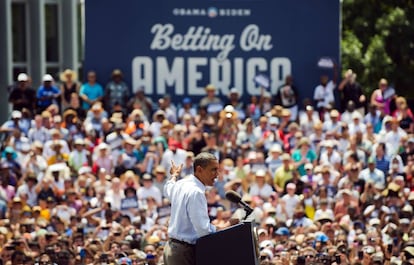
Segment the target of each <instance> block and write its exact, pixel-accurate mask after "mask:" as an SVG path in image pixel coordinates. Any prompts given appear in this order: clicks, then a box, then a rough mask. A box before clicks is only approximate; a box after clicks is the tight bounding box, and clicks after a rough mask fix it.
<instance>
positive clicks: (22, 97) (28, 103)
mask: <svg viewBox="0 0 414 265" xmlns="http://www.w3.org/2000/svg"><path fill="white" fill-rule="evenodd" d="M29 79H30V78H29V76H28V75H27V74H26V73H20V74H19V75H18V76H17V83H16V84H15V85H13V86H12V87H11V88H10V94H9V102H10V103H11V104H12V105H13V110H19V111H22V110H23V108H26V109H29V110H33V111H34V110H36V91H35V90H34V89H33V88H32V87H31V86H30V82H29V81H30V80H29Z"/></svg>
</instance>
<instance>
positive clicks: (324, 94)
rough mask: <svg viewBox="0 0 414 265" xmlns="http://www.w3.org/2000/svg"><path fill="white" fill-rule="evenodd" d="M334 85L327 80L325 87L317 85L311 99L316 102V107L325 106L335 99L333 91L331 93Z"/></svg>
mask: <svg viewBox="0 0 414 265" xmlns="http://www.w3.org/2000/svg"><path fill="white" fill-rule="evenodd" d="M335 87H336V85H335V83H334V82H332V81H329V82H328V84H326V86H325V87H323V86H322V85H318V86H317V87H316V88H315V92H314V94H313V99H314V100H315V101H317V102H318V103H317V104H316V106H317V107H318V108H320V107H322V108H324V107H327V106H328V105H329V104H331V103H332V102H334V101H335V98H334V93H333V91H334V89H335ZM319 100H320V101H319Z"/></svg>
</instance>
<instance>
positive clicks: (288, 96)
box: [275, 75, 299, 121]
mask: <svg viewBox="0 0 414 265" xmlns="http://www.w3.org/2000/svg"><path fill="white" fill-rule="evenodd" d="M298 96H299V94H298V90H297V88H296V86H295V85H294V84H293V77H292V76H291V75H287V76H286V77H285V83H284V84H283V85H282V86H281V87H279V88H278V90H277V93H276V97H275V103H276V105H280V106H282V107H283V108H286V109H289V110H290V112H291V114H292V115H291V117H290V118H291V120H292V121H296V119H297V117H298V115H299V106H298V98H299V97H298Z"/></svg>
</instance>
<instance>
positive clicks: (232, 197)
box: [226, 190, 253, 219]
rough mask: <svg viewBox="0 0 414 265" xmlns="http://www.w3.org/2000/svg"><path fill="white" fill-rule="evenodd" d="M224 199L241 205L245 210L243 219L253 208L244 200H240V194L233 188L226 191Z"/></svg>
mask: <svg viewBox="0 0 414 265" xmlns="http://www.w3.org/2000/svg"><path fill="white" fill-rule="evenodd" d="M226 199H227V200H229V201H231V202H234V203H237V204H239V205H241V206H243V208H244V210H245V211H246V217H245V219H246V218H247V216H249V215H250V214H251V213H252V212H253V209H252V208H251V207H250V206H249V205H248V204H247V203H246V202H244V201H242V198H241V197H240V195H239V194H238V193H237V192H235V191H233V190H229V191H227V192H226Z"/></svg>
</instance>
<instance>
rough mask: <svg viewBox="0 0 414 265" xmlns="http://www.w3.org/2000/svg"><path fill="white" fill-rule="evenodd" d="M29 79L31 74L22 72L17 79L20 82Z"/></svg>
mask: <svg viewBox="0 0 414 265" xmlns="http://www.w3.org/2000/svg"><path fill="white" fill-rule="evenodd" d="M27 80H29V76H28V75H27V74H25V73H20V74H19V75H18V76H17V81H19V82H24V81H27Z"/></svg>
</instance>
